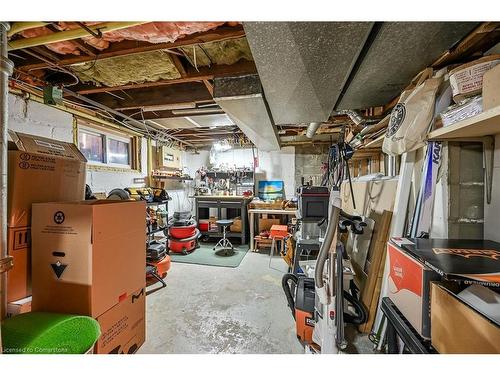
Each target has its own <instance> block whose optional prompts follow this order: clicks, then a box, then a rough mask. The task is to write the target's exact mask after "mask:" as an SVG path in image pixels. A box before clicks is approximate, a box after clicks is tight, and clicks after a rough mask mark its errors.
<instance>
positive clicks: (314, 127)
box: [306, 122, 321, 138]
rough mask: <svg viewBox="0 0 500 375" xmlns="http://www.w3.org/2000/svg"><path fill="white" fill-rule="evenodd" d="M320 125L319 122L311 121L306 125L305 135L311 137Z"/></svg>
mask: <svg viewBox="0 0 500 375" xmlns="http://www.w3.org/2000/svg"><path fill="white" fill-rule="evenodd" d="M320 126H321V122H311V123H310V124H309V126H308V127H307V131H306V137H307V138H312V137H313V136H314V134H316V131H317V130H318V129H319V127H320Z"/></svg>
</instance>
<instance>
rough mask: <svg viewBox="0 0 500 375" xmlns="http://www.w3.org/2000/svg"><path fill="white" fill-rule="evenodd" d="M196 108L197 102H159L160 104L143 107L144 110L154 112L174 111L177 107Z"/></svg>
mask: <svg viewBox="0 0 500 375" xmlns="http://www.w3.org/2000/svg"><path fill="white" fill-rule="evenodd" d="M192 108H196V103H194V102H187V103H175V104H159V105H149V106H144V107H142V110H143V111H144V112H154V111H171V110H172V111H173V110H176V109H192Z"/></svg>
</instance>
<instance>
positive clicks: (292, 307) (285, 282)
mask: <svg viewBox="0 0 500 375" xmlns="http://www.w3.org/2000/svg"><path fill="white" fill-rule="evenodd" d="M298 280H299V279H298V277H297V276H295V275H294V274H293V273H287V274H285V275H283V278H282V279H281V286H282V287H283V291H284V292H285V296H286V300H287V302H288V307H289V308H290V310H292V316H293V319H295V300H294V299H293V295H292V290H291V287H290V284H289V283H288V282H289V281H291V282H292V283H293V284H295V287H297V282H298Z"/></svg>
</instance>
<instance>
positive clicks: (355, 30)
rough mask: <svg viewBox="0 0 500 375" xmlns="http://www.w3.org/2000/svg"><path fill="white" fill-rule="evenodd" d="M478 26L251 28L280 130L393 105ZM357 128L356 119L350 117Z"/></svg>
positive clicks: (292, 25) (297, 25)
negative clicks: (414, 80)
mask: <svg viewBox="0 0 500 375" xmlns="http://www.w3.org/2000/svg"><path fill="white" fill-rule="evenodd" d="M477 25H478V23H476V22H245V23H244V24H243V27H244V29H245V32H246V36H247V40H248V43H249V45H250V49H251V51H252V55H253V57H254V60H255V64H256V66H257V71H258V73H259V76H260V79H261V81H262V86H263V88H264V92H265V95H266V99H267V101H268V103H269V107H270V109H271V112H272V116H273V119H274V122H275V123H276V124H278V125H284V124H298V123H311V122H324V121H326V120H327V119H328V117H329V115H330V114H331V112H332V110H334V109H335V110H337V111H340V110H352V109H364V108H368V107H374V106H381V105H384V104H387V103H388V102H389V101H390V100H392V99H393V98H394V97H396V96H397V95H398V94H399V93H400V92H401V90H402V89H404V88H405V87H406V86H407V85H408V84H409V82H410V81H411V79H412V78H413V77H414V76H415V75H416V74H417V73H418V72H419V71H421V70H422V69H424V68H425V67H427V66H429V65H431V64H432V63H433V62H434V61H435V60H436V59H437V58H438V57H439V56H441V55H442V54H443V53H444V52H445V51H447V50H449V49H450V48H452V47H453V46H454V45H455V44H456V43H457V42H459V41H460V40H461V39H462V38H463V37H465V36H466V35H467V34H468V33H469V32H471V31H472V30H473V29H474V28H475V27H476V26H477ZM347 114H348V115H350V117H351V119H352V120H353V121H354V122H355V123H357V122H359V121H362V120H361V118H359V117H358V116H357V115H355V114H354V113H350V114H349V113H347Z"/></svg>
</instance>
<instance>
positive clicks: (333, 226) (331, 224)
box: [314, 206, 340, 288]
mask: <svg viewBox="0 0 500 375" xmlns="http://www.w3.org/2000/svg"><path fill="white" fill-rule="evenodd" d="M339 213H340V208H338V207H336V206H333V207H332V209H331V210H330V215H329V217H328V226H327V228H326V234H325V240H324V241H323V243H322V244H321V247H320V249H319V254H318V259H317V261H316V268H315V270H314V283H315V284H316V288H323V286H324V282H323V270H324V268H325V263H326V260H327V259H328V252H329V250H330V246H331V244H332V242H333V237H334V236H335V231H336V230H337V225H338V223H339Z"/></svg>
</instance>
